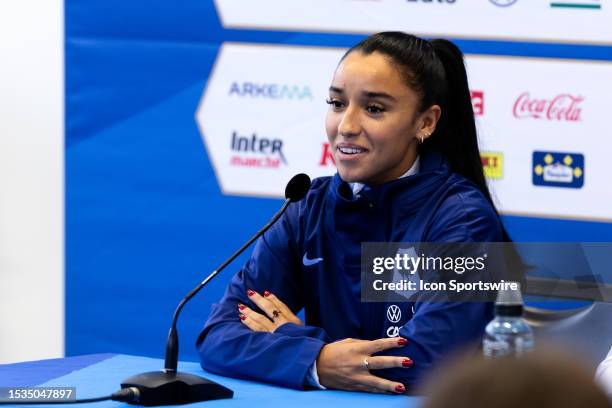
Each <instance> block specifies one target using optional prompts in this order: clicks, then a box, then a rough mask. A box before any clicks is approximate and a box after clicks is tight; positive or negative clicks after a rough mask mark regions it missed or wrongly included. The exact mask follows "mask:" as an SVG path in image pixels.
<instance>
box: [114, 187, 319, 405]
mask: <svg viewBox="0 0 612 408" xmlns="http://www.w3.org/2000/svg"><path fill="white" fill-rule="evenodd" d="M290 184H291V182H290ZM308 185H310V179H308ZM307 189H308V187H306V190H307ZM285 195H286V196H287V195H288V194H287V193H286V194H285ZM304 195H305V193H304ZM301 198H302V197H299V198H298V199H295V198H292V197H288V198H287V199H286V200H285V203H284V204H283V206H282V207H281V209H280V210H279V211H278V212H277V213H276V214H274V216H273V217H272V219H271V220H270V221H269V222H268V223H267V224H266V225H265V226H264V227H263V228H262V229H261V230H259V231H258V232H257V233H256V234H255V235H254V236H253V237H252V238H251V239H249V240H248V241H247V242H246V243H245V244H244V245H242V246H241V247H240V249H238V250H237V251H236V252H234V254H233V255H232V256H230V257H229V258H228V259H227V260H226V261H225V262H223V263H222V264H221V265H220V266H219V267H218V268H217V269H215V270H214V271H213V272H212V273H211V274H210V275H208V277H207V278H206V279H204V280H203V281H202V282H201V283H200V284H199V285H198V286H196V287H195V288H194V289H193V290H192V291H191V292H189V294H188V295H187V296H185V297H184V298H183V300H181V302H180V303H179V305H178V306H177V308H176V310H175V311H174V316H173V317H172V326H171V327H170V331H169V333H168V340H167V342H166V356H165V362H164V369H163V370H161V371H151V372H147V373H143V374H138V375H135V376H132V377H129V378H127V379H125V380H124V381H123V382H122V383H121V388H122V389H123V388H132V389H133V390H134V393H135V400H134V401H130V403H131V404H138V405H144V406H158V405H176V404H187V403H190V402H198V401H210V400H215V399H225V398H232V397H233V396H234V392H233V391H232V390H230V389H229V388H226V387H224V386H222V385H221V384H218V383H216V382H214V381H211V380H208V379H206V378H203V377H200V376H197V375H193V374H188V373H181V372H178V371H177V366H178V350H179V339H178V331H177V329H176V323H177V320H178V317H179V314H180V313H181V310H182V309H183V306H185V304H186V303H187V302H188V301H189V300H191V298H193V297H194V296H195V295H196V294H197V293H198V292H199V291H200V290H201V289H202V288H203V287H204V286H206V285H207V284H208V282H210V281H211V280H212V279H213V278H214V277H215V276H217V275H218V274H219V272H221V271H222V270H223V269H224V268H225V267H226V266H227V265H229V264H230V262H232V261H233V260H234V259H236V257H238V255H240V254H241V253H242V252H244V250H245V249H247V247H248V246H249V245H251V244H252V243H253V242H254V241H255V240H256V239H257V238H259V237H260V236H261V235H263V233H264V232H266V231H267V230H268V229H269V228H270V227H271V226H272V224H274V223H275V222H276V221H277V220H278V219H279V218H280V217H281V215H283V213H284V212H285V210H286V209H287V207H288V206H289V204H290V203H291V202H293V201H298V200H300V199H301Z"/></svg>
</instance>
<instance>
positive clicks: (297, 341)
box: [196, 153, 502, 390]
mask: <svg viewBox="0 0 612 408" xmlns="http://www.w3.org/2000/svg"><path fill="white" fill-rule="evenodd" d="M387 241H389V242H496V241H502V231H501V224H500V220H499V218H498V216H497V214H496V213H495V212H494V210H493V208H492V207H491V205H490V204H489V203H488V202H487V200H486V199H485V197H484V196H483V194H482V193H481V192H480V191H479V190H478V189H477V188H476V186H475V185H474V184H473V183H471V182H470V181H468V180H467V179H465V178H464V177H462V176H460V175H458V174H456V173H452V172H450V169H449V165H448V163H447V162H446V160H445V159H444V158H443V157H442V156H441V155H439V154H436V153H429V154H427V155H422V156H421V168H420V170H419V172H418V173H417V174H415V175H412V176H408V177H404V178H401V179H398V180H394V181H392V182H389V183H386V184H383V185H380V186H375V187H371V188H369V189H365V190H364V191H362V192H361V193H360V194H358V195H357V196H356V197H353V194H352V191H351V188H350V186H349V185H348V184H347V183H346V182H344V181H342V179H340V177H339V176H338V174H336V175H335V176H333V177H324V178H318V179H315V180H314V181H313V183H312V186H311V189H310V191H309V193H308V195H307V196H306V198H305V199H303V200H302V201H300V202H298V203H294V204H291V205H290V206H289V208H288V209H287V212H286V213H285V214H284V215H283V216H282V217H281V219H280V220H279V221H278V222H277V223H276V224H275V225H274V226H272V228H271V229H270V230H268V231H267V232H266V233H265V234H264V235H263V236H262V237H261V238H260V239H259V240H258V241H257V243H256V245H255V248H254V250H253V254H252V256H251V258H250V259H249V261H248V262H247V263H246V264H245V265H244V267H243V268H242V269H241V270H240V271H239V272H238V273H237V274H236V275H235V276H234V277H233V278H232V280H231V282H230V284H229V286H228V288H227V290H226V291H225V294H224V296H223V298H222V299H221V301H220V302H219V303H217V304H215V305H213V307H212V311H211V314H210V316H209V319H208V321H207V322H206V325H205V327H204V329H203V331H202V333H201V334H200V336H199V338H198V340H197V343H196V344H197V347H198V350H199V354H200V359H201V365H202V367H203V368H204V369H206V370H208V371H211V372H213V373H217V374H221V375H225V376H230V377H237V378H244V379H250V380H258V381H265V382H269V383H273V384H277V385H281V386H286V387H291V388H296V389H300V388H303V387H304V384H305V377H306V374H307V372H308V370H309V368H310V367H311V365H312V364H313V362H314V361H315V360H316V358H317V356H318V354H319V351H320V350H321V348H322V347H323V346H324V345H325V344H326V343H329V342H333V341H337V340H341V339H345V338H349V337H350V338H357V339H364V340H374V339H379V338H383V337H387V336H393V335H398V332H397V328H399V335H400V336H402V337H404V338H406V339H408V345H407V346H405V347H403V348H398V349H392V350H387V351H385V352H382V353H380V354H381V355H395V356H407V357H410V358H411V359H412V360H413V361H414V367H413V368H410V369H406V368H393V369H385V370H377V371H375V372H374V373H375V375H378V376H381V377H384V378H387V379H390V380H394V381H399V382H402V383H403V384H404V385H405V386H406V388H407V389H408V390H410V389H411V388H413V387H412V386H413V385H414V384H415V383H416V382H417V381H418V380H419V378H421V377H422V376H423V374H424V373H426V372H427V371H428V370H429V369H430V368H431V367H432V365H433V364H435V363H436V362H437V361H439V360H440V358H441V357H442V356H444V355H445V354H447V353H449V352H450V351H451V350H453V349H455V348H457V347H461V346H466V345H467V344H470V343H471V342H474V341H478V340H479V339H480V338H481V336H482V334H483V332H484V327H485V325H486V324H487V323H488V322H489V321H490V320H491V319H492V317H493V307H492V305H491V304H490V303H476V302H474V303H450V302H447V303H433V302H415V303H409V302H406V303H397V302H396V303H383V302H379V303H365V302H364V303H362V302H360V294H361V286H360V280H361V278H360V273H361V269H360V262H361V253H360V252H361V243H362V242H387ZM317 258H322V259H321V260H319V259H317ZM247 289H253V290H256V291H258V292H259V293H263V291H264V290H269V291H271V292H272V293H274V294H275V295H276V296H277V297H278V298H279V299H281V300H282V301H283V302H285V304H287V306H288V307H289V308H291V310H292V311H293V312H294V313H296V314H297V313H298V311H300V310H301V309H302V308H304V309H305V325H304V326H298V325H295V324H292V323H288V324H285V325H283V326H281V327H280V328H278V329H277V330H276V331H275V332H274V333H263V332H253V331H251V330H250V329H249V328H248V327H246V326H245V325H244V324H242V323H241V322H240V319H239V317H238V309H237V305H238V303H243V304H245V305H248V306H249V307H251V308H253V309H254V310H258V309H257V307H256V306H255V305H254V304H253V303H252V302H250V301H249V298H248V296H247V294H246V291H247ZM393 304H395V305H397V306H399V309H400V311H401V319H400V321H399V322H395V323H392V322H391V321H390V319H388V317H387V310H388V308H389V307H390V306H391V305H393ZM394 309H395V308H394ZM394 320H395V319H394Z"/></svg>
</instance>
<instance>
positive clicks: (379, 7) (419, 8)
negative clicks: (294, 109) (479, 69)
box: [215, 0, 612, 44]
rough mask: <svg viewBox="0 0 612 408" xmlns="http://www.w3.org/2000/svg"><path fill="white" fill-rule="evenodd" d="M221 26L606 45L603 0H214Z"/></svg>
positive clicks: (608, 14)
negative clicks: (397, 33)
mask: <svg viewBox="0 0 612 408" xmlns="http://www.w3.org/2000/svg"><path fill="white" fill-rule="evenodd" d="M215 4H216V6H217V11H218V13H219V15H220V17H221V21H222V23H223V24H224V26H226V27H232V28H234V27H247V28H266V29H283V30H296V31H329V32H355V33H373V32H377V31H389V30H397V31H407V32H411V33H415V34H420V35H427V36H430V35H431V36H444V37H449V36H452V37H467V38H486V39H511V40H530V41H554V42H556V41H560V42H586V43H604V44H612V24H610V22H611V21H612V4H610V2H609V1H608V0H308V1H287V0H216V1H215Z"/></svg>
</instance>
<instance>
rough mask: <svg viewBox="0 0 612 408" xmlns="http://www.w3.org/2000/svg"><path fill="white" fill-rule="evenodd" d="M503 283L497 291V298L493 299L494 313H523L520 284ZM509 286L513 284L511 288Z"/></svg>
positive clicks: (515, 314) (514, 314)
mask: <svg viewBox="0 0 612 408" xmlns="http://www.w3.org/2000/svg"><path fill="white" fill-rule="evenodd" d="M508 283H516V285H505V286H504V288H503V289H500V290H499V291H498V292H497V300H496V301H495V314H496V315H497V316H508V317H518V316H521V315H522V314H523V295H522V294H521V284H520V283H518V282H508ZM510 286H515V287H516V289H512V288H511V287H510Z"/></svg>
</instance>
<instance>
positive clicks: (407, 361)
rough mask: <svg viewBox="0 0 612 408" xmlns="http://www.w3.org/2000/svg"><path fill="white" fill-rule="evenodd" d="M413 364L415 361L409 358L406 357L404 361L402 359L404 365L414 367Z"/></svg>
mask: <svg viewBox="0 0 612 408" xmlns="http://www.w3.org/2000/svg"><path fill="white" fill-rule="evenodd" d="M413 365H414V361H412V360H411V359H409V358H405V359H404V361H402V366H403V367H412V366H413Z"/></svg>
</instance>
